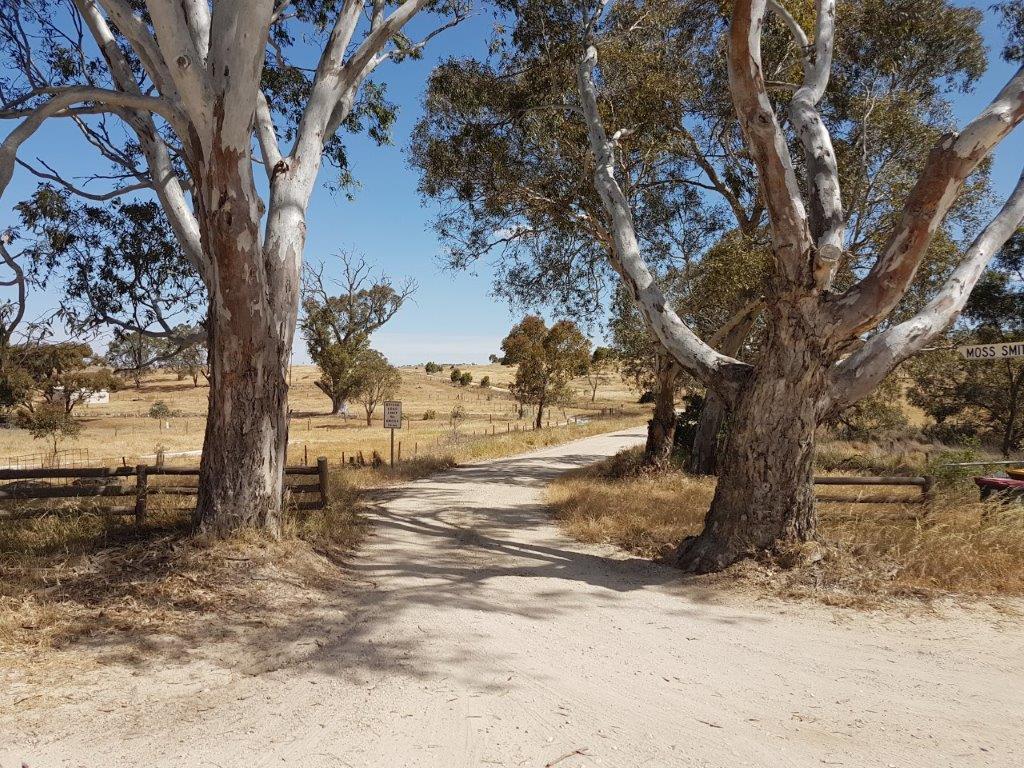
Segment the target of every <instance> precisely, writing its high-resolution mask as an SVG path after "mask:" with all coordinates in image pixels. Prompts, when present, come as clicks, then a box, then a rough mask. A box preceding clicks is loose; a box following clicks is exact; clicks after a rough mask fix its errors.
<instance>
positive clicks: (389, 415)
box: [384, 400, 402, 429]
mask: <svg viewBox="0 0 1024 768" xmlns="http://www.w3.org/2000/svg"><path fill="white" fill-rule="evenodd" d="M401 428H402V401H401V400H385V401H384V429H401Z"/></svg>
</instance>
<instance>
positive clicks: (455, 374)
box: [449, 366, 462, 384]
mask: <svg viewBox="0 0 1024 768" xmlns="http://www.w3.org/2000/svg"><path fill="white" fill-rule="evenodd" d="M449 378H451V380H452V384H458V383H459V382H460V381H462V371H460V370H459V369H458V368H455V367H454V366H453V367H452V373H451V376H450V377H449Z"/></svg>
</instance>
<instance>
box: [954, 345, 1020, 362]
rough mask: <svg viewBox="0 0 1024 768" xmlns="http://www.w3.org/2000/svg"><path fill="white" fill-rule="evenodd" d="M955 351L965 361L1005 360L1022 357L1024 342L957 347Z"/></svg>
mask: <svg viewBox="0 0 1024 768" xmlns="http://www.w3.org/2000/svg"><path fill="white" fill-rule="evenodd" d="M957 349H958V350H959V351H960V354H961V355H962V356H963V357H964V358H965V359H967V360H1005V359H1006V358H1008V357H1024V341H1007V342H1003V343H1001V344H975V345H973V346H970V347H957Z"/></svg>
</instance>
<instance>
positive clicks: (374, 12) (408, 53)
mask: <svg viewBox="0 0 1024 768" xmlns="http://www.w3.org/2000/svg"><path fill="white" fill-rule="evenodd" d="M428 12H429V13H431V14H432V15H434V16H435V18H437V19H439V20H438V22H437V25H438V26H437V27H436V29H435V30H434V32H431V33H429V34H428V35H427V36H426V37H425V38H424V39H422V40H421V41H420V42H416V41H414V40H412V39H410V38H409V37H407V36H406V35H405V34H404V33H403V30H404V29H405V28H406V26H407V24H408V23H409V22H410V21H411V20H412V19H413V18H414V17H416V16H417V15H420V14H426V13H428ZM465 12H466V8H465V7H463V4H462V3H461V2H458V0H406V1H405V2H389V1H388V0H340V1H339V2H330V3H321V2H312V0H295V2H290V1H289V0H284V1H283V2H274V0H251V1H249V2H242V0H215V2H212V3H210V2H207V0H182V1H181V2H174V3H168V2H163V1H162V0H149V1H148V2H128V1H127V0H25V1H24V2H5V3H4V4H3V14H2V20H0V41H2V44H3V50H2V53H3V55H4V57H5V62H4V64H5V69H6V70H7V72H8V73H9V76H7V77H5V78H4V79H3V82H2V83H0V86H2V92H0V117H2V118H4V119H6V120H8V121H10V124H11V125H13V127H12V128H11V130H10V131H9V132H8V133H7V136H6V138H5V139H4V140H3V143H2V144H0V194H2V193H3V191H4V190H5V189H6V188H7V186H8V184H9V182H10V180H11V176H12V173H13V169H14V166H15V163H16V158H17V155H18V151H19V148H21V147H22V145H23V144H24V143H25V141H26V140H27V139H28V138H29V137H30V136H31V135H32V134H33V133H35V132H36V131H37V130H38V129H39V127H40V126H41V125H42V124H43V123H44V122H46V121H48V120H52V119H61V120H64V121H67V122H68V123H70V124H71V125H73V126H74V127H75V128H77V129H78V130H79V131H81V133H82V136H83V137H84V138H85V140H86V141H87V142H88V143H89V144H90V145H91V146H92V147H93V148H94V149H95V150H96V151H97V152H98V154H99V157H100V158H101V159H102V160H103V161H105V162H107V163H108V164H109V165H110V166H111V169H112V170H110V171H108V172H106V173H103V172H99V173H97V174H96V176H97V178H107V179H109V178H114V179H115V180H116V187H115V188H114V189H112V190H109V191H107V190H104V191H103V192H102V197H104V198H108V197H111V196H116V195H119V194H133V193H146V194H149V195H152V196H153V197H154V198H155V199H156V200H158V201H159V203H160V206H161V208H162V209H163V212H164V214H165V215H166V217H167V220H168V222H169V224H170V226H171V228H172V229H173V231H174V233H175V235H176V237H177V238H178V241H179V243H180V245H181V247H182V249H183V251H184V252H185V254H186V256H187V258H188V259H189V260H190V262H191V264H192V267H193V269H194V270H195V272H196V274H197V275H199V277H200V278H201V279H202V281H203V284H204V286H205V288H206V292H207V295H208V301H209V306H208V309H207V312H206V326H207V332H208V336H209V339H208V349H209V364H210V381H211V386H210V399H209V418H208V420H207V430H206V436H205V441H204V450H203V457H202V465H201V471H200V478H199V487H200V490H199V496H198V503H197V508H196V519H197V522H198V523H199V524H200V525H201V526H203V527H205V528H208V529H213V530H217V531H227V530H231V529H234V528H238V527H242V526H257V527H262V528H265V529H268V530H270V531H272V532H276V531H277V530H278V529H279V526H280V510H281V492H282V478H283V467H284V460H285V452H286V446H287V442H288V403H287V400H288V387H287V379H286V371H287V364H288V361H289V359H290V357H291V352H292V344H293V338H294V331H295V324H296V318H297V315H298V310H299V288H300V274H301V264H302V253H303V249H304V246H305V240H306V208H307V205H308V204H309V200H310V197H311V195H312V193H313V190H314V186H315V184H316V180H317V176H318V174H319V172H320V170H321V168H322V167H323V166H324V164H325V160H326V162H327V163H328V164H332V165H334V166H336V167H337V168H338V169H339V171H340V173H341V177H342V180H345V179H347V178H348V175H349V169H348V164H347V159H346V156H345V152H344V146H343V144H342V141H341V138H340V136H339V131H340V130H342V129H351V130H358V129H359V128H363V129H365V130H368V131H369V132H370V133H371V135H372V136H374V137H375V138H378V139H380V140H384V139H385V138H386V134H387V129H388V126H389V125H390V122H391V120H392V116H393V112H392V110H391V109H390V106H389V105H388V104H387V102H386V101H385V100H384V99H383V93H382V88H381V87H380V86H377V85H374V84H373V83H372V82H370V81H369V80H368V78H369V77H370V75H371V73H373V72H374V71H375V70H376V69H377V68H378V67H379V66H380V65H381V64H382V63H384V62H387V61H394V60H400V59H407V58H415V57H417V56H418V55H419V52H420V51H421V50H422V46H423V44H424V43H425V42H426V41H427V39H429V38H430V37H432V36H433V35H434V34H436V32H438V31H440V30H441V29H444V28H446V27H448V26H450V25H452V24H454V23H456V22H457V21H458V20H460V19H461V18H462V17H463V16H464V15H465ZM299 40H302V42H303V45H301V46H300V45H298V44H297V42H296V41H299ZM125 134H126V135H127V136H128V137H129V138H128V140H126V141H121V140H119V138H118V137H119V136H122V135H125ZM17 159H18V160H21V159H20V158H17ZM21 161H22V162H25V161H24V160H21ZM36 170H37V171H39V170H40V169H39V168H36ZM56 170H58V171H59V169H56ZM42 172H43V173H47V174H49V176H53V177H55V181H54V183H56V184H58V185H59V186H60V187H62V188H63V189H66V190H68V191H70V192H72V193H74V194H77V195H79V196H89V195H95V194H97V193H96V192H94V191H92V190H94V189H95V186H94V185H90V186H89V188H84V187H83V185H82V184H81V183H80V182H78V181H77V180H70V179H68V178H66V177H65V176H62V175H61V174H60V173H56V172H51V171H49V170H45V169H43V170H42Z"/></svg>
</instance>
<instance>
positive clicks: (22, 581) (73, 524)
mask: <svg viewBox="0 0 1024 768" xmlns="http://www.w3.org/2000/svg"><path fill="white" fill-rule="evenodd" d="M333 485H334V488H333V493H334V499H335V501H333V502H332V504H330V505H329V506H328V507H327V508H326V509H322V510H316V511H312V512H302V513H299V512H296V511H294V510H292V511H290V512H289V513H288V515H287V517H286V520H285V526H284V533H283V535H282V536H281V537H280V538H277V539H275V538H272V537H270V536H266V535H263V534H260V533H257V532H254V531H244V532H241V533H238V534H236V535H234V536H232V537H229V538H216V537H211V536H206V535H193V532H192V529H191V519H190V512H189V510H186V509H182V508H173V507H164V508H160V507H159V506H157V505H155V504H151V511H150V515H149V517H148V519H147V522H146V524H145V526H143V527H142V528H138V527H136V526H135V525H134V524H132V523H129V522H128V521H127V520H125V519H122V518H111V517H105V516H100V515H95V514H91V513H90V512H89V511H88V510H85V509H79V510H76V511H70V510H64V511H62V512H59V513H57V512H55V513H53V514H48V515H45V516H42V517H34V518H28V519H23V520H15V521H8V522H6V523H5V525H4V526H3V527H2V528H0V572H2V573H3V578H2V579H0V651H2V652H4V655H12V656H24V655H26V654H27V655H30V656H34V655H37V654H38V653H39V652H40V651H45V650H47V649H51V648H61V647H64V646H66V645H69V644H71V643H75V642H82V641H86V640H88V641H91V642H92V643H93V644H99V645H105V646H109V647H121V648H128V647H130V648H132V649H135V650H138V649H141V648H144V647H146V646H147V645H148V644H149V643H150V642H151V641H152V639H153V638H155V637H157V636H167V635H174V636H192V637H194V636H195V634H196V632H197V631H198V629H199V627H200V626H201V625H202V624H204V623H205V622H207V621H209V620H210V619H211V617H218V619H219V620H230V619H232V618H233V619H237V620H246V617H249V616H252V615H263V614H265V613H266V612H267V611H269V610H272V609H273V608H274V607H275V606H279V605H281V604H287V602H288V599H291V598H293V597H294V595H291V597H288V596H287V595H285V594H284V593H285V592H291V591H298V592H299V593H302V592H304V591H307V590H315V589H318V588H321V587H325V586H328V585H329V584H331V583H336V582H337V580H338V579H339V578H340V575H341V572H340V571H338V570H337V567H336V565H337V563H338V562H339V559H340V558H343V557H344V556H345V555H346V554H347V553H348V552H349V551H350V550H351V549H352V548H354V547H355V546H356V545H357V544H358V543H359V541H360V540H361V538H362V535H363V524H362V522H361V521H360V519H359V516H358V514H357V509H356V505H355V500H356V499H357V497H358V490H357V489H354V488H352V487H351V486H350V485H349V484H348V482H346V481H344V480H339V481H337V482H334V483H333ZM151 501H152V500H151ZM282 586H286V589H285V590H283V591H282V589H281V587H282ZM286 598H287V599H286Z"/></svg>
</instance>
